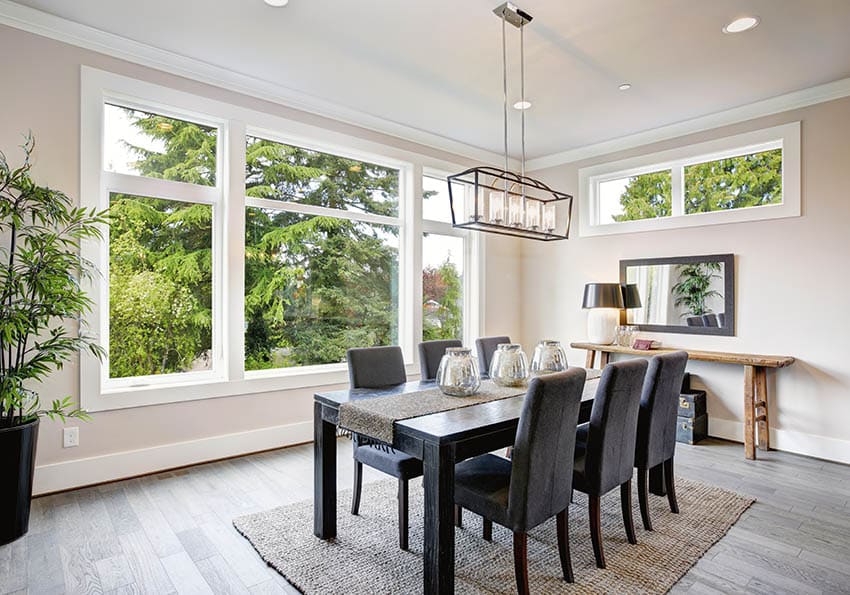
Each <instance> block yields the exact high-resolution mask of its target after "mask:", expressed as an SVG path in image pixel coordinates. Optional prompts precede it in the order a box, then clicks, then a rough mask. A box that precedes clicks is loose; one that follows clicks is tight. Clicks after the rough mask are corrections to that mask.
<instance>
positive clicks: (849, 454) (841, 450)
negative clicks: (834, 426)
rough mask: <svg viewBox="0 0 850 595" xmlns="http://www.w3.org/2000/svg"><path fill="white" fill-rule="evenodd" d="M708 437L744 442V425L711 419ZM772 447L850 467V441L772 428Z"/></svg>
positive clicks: (737, 422)
mask: <svg viewBox="0 0 850 595" xmlns="http://www.w3.org/2000/svg"><path fill="white" fill-rule="evenodd" d="M708 435H709V436H714V437H715V438H723V439H724V440H732V441H733V442H743V441H744V424H743V423H742V422H739V421H730V420H727V419H715V418H709V420H708ZM770 446H771V448H774V449H776V450H782V451H785V452H793V453H795V454H800V455H805V456H807V457H814V458H816V459H824V460H827V461H835V462H836V463H844V464H848V465H850V440H839V439H837V438H829V437H828V436H817V435H814V434H804V433H802V432H795V431H793V430H781V429H779V430H777V429H774V428H771V429H770Z"/></svg>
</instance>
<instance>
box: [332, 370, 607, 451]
mask: <svg viewBox="0 0 850 595" xmlns="http://www.w3.org/2000/svg"><path fill="white" fill-rule="evenodd" d="M600 373H601V372H600V371H599V370H588V371H587V380H588V382H587V383H586V384H585V395H584V396H585V398H586V397H587V396H588V391H593V392H595V391H596V385H597V382H595V379H597V378H599V375H600ZM591 380H594V381H593V382H591ZM525 392H526V389H525V388H524V387H503V386H498V385H497V384H496V383H494V382H493V381H492V380H482V381H481V389H480V390H479V391H478V392H477V393H476V394H474V395H472V396H469V397H450V396H448V395H444V394H443V393H442V392H441V391H440V389H439V388H438V387H436V386H435V387H434V388H428V389H425V390H422V391H416V392H410V393H404V394H399V395H387V396H383V397H373V398H370V399H361V400H358V401H350V402H348V403H343V404H342V405H340V408H339V426H340V427H341V428H344V429H346V430H350V431H352V432H355V433H357V434H362V435H364V436H367V437H369V438H372V439H374V440H378V441H380V442H384V443H386V444H392V443H393V437H394V435H395V422H397V421H400V420H404V419H410V418H413V417H420V416H422V415H430V414H432V413H440V412H443V411H450V410H452V409H460V408H462V407H470V406H472V405H480V404H482V403H489V402H490V401H498V400H501V399H509V398H511V397H517V396H520V395H524V394H525ZM590 394H593V393H590Z"/></svg>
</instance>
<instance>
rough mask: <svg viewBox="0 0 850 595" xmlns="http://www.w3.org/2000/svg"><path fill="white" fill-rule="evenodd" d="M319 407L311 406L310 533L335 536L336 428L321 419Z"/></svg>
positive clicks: (320, 408) (320, 406)
mask: <svg viewBox="0 0 850 595" xmlns="http://www.w3.org/2000/svg"><path fill="white" fill-rule="evenodd" d="M322 409H323V405H322V404H321V403H314V404H313V533H314V534H315V535H316V537H321V538H322V539H332V538H334V537H336V426H335V425H334V424H332V423H329V422H327V421H325V420H324V419H323V418H322Z"/></svg>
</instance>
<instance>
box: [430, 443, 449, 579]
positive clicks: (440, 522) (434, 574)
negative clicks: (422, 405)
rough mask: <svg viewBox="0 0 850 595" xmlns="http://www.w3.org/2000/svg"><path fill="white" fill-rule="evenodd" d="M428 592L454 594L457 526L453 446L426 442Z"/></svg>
mask: <svg viewBox="0 0 850 595" xmlns="http://www.w3.org/2000/svg"><path fill="white" fill-rule="evenodd" d="M423 455H424V458H423V461H422V463H423V467H424V472H425V526H424V532H425V555H424V565H425V568H424V593H426V594H429V595H430V594H432V593H441V594H448V593H454V584H455V525H454V481H455V453H454V446H453V445H440V444H434V443H427V442H426V443H425V445H424V453H423Z"/></svg>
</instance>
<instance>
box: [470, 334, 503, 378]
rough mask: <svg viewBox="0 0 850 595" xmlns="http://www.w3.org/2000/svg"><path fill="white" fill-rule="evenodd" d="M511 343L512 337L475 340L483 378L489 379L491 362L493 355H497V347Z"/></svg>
mask: <svg viewBox="0 0 850 595" xmlns="http://www.w3.org/2000/svg"><path fill="white" fill-rule="evenodd" d="M510 342H511V338H510V337H480V338H478V339H475V347H476V348H477V349H478V365H479V366H480V367H481V369H480V370H478V371H479V372H480V373H481V376H483V377H485V378H489V376H490V361H491V360H492V359H493V354H494V353H496V347H497V346H498V345H500V344H502V343H510Z"/></svg>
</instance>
